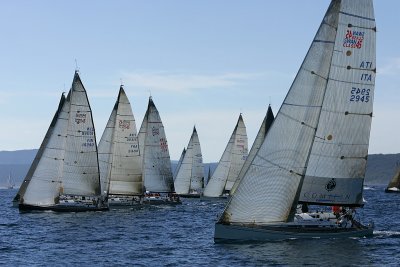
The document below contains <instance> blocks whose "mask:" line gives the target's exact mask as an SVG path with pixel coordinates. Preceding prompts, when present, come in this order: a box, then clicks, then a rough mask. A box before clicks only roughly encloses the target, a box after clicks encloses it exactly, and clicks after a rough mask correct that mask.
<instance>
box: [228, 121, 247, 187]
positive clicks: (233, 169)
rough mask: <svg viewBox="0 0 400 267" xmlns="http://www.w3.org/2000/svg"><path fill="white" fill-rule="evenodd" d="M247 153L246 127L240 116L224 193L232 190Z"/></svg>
mask: <svg viewBox="0 0 400 267" xmlns="http://www.w3.org/2000/svg"><path fill="white" fill-rule="evenodd" d="M247 153H248V141H247V133H246V126H245V125H244V121H243V118H242V115H240V116H239V120H238V123H237V126H236V134H235V139H234V144H233V146H232V149H231V150H230V154H231V159H230V166H229V173H228V178H227V180H226V184H225V190H226V191H230V190H231V189H232V186H233V185H234V183H235V182H236V180H237V179H238V177H239V173H240V170H241V169H242V167H243V164H244V162H245V161H246V158H247Z"/></svg>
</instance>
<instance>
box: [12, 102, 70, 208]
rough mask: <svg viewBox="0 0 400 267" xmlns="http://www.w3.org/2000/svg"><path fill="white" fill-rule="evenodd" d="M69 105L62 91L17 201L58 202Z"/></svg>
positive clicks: (34, 202)
mask: <svg viewBox="0 0 400 267" xmlns="http://www.w3.org/2000/svg"><path fill="white" fill-rule="evenodd" d="M69 107H70V106H69V102H68V101H67V100H66V98H65V96H64V94H62V95H61V99H60V103H59V105H58V109H57V111H56V113H55V115H54V117H53V120H52V121H51V123H50V126H49V129H48V130H47V132H46V135H45V137H44V139H43V141H42V144H41V145H40V148H39V150H38V152H37V154H36V156H35V159H34V160H33V162H32V165H31V167H30V168H29V171H28V173H27V175H26V177H25V179H24V181H23V182H22V185H21V186H20V189H19V191H18V194H17V196H16V197H15V199H14V200H15V201H21V203H25V204H29V205H53V204H55V201H56V197H57V196H58V195H59V193H60V187H61V179H62V178H61V175H62V171H63V160H64V147H65V141H66V137H67V136H66V132H67V126H68V113H69Z"/></svg>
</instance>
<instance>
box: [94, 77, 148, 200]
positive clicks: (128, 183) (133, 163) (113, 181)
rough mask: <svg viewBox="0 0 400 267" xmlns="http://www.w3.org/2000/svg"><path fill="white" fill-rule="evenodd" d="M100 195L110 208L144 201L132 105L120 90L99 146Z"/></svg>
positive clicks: (122, 90) (121, 89) (121, 87)
mask: <svg viewBox="0 0 400 267" xmlns="http://www.w3.org/2000/svg"><path fill="white" fill-rule="evenodd" d="M98 150H99V165H100V180H101V185H102V194H105V195H107V196H108V203H109V205H110V206H135V205H138V204H140V203H141V201H142V200H143V194H144V193H143V182H142V166H141V162H142V161H141V155H140V151H139V141H138V136H137V130H136V123H135V118H134V116H133V113H132V108H131V104H130V102H129V99H128V97H127V95H126V93H125V90H124V89H123V86H122V85H121V86H120V89H119V93H118V98H117V101H116V103H115V105H114V108H113V110H112V112H111V115H110V118H109V120H108V123H107V125H106V128H105V130H104V132H103V135H102V137H101V139H100V143H99V149H98Z"/></svg>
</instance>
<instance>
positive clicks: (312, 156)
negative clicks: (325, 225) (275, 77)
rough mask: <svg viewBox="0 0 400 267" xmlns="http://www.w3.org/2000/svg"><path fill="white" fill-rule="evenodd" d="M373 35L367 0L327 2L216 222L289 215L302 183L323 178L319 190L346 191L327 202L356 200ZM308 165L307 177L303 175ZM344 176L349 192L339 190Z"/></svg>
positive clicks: (365, 143) (368, 109)
mask: <svg viewBox="0 0 400 267" xmlns="http://www.w3.org/2000/svg"><path fill="white" fill-rule="evenodd" d="M375 34H376V27H375V20H374V14H373V6H372V0H342V1H337V0H335V1H332V3H331V5H330V6H329V8H328V11H327V13H326V14H325V17H324V19H323V21H322V23H321V25H320V27H319V29H318V31H317V34H316V36H315V38H314V40H313V42H312V44H311V47H310V49H309V51H308V53H307V55H306V57H305V59H304V61H303V63H302V65H301V67H300V70H299V72H298V73H297V75H296V78H295V80H294V82H293V84H292V86H291V88H290V90H289V92H288V94H287V96H286V98H285V100H284V102H283V104H282V106H281V108H280V110H279V112H278V114H277V116H276V118H275V121H274V123H273V124H272V126H271V128H270V130H269V131H268V134H267V137H266V138H265V141H264V143H263V144H262V146H261V147H260V149H259V151H258V153H257V155H256V156H255V158H254V160H253V161H252V163H251V165H250V167H249V169H248V170H247V172H246V174H245V175H244V177H243V179H242V181H241V182H240V184H239V186H238V188H237V190H236V192H235V194H234V195H233V196H232V197H231V199H230V202H229V203H228V205H227V207H226V209H225V211H224V213H223V214H222V216H221V218H220V222H223V223H229V222H238V223H239V222H240V223H256V224H263V223H276V222H287V221H291V220H293V216H294V213H295V210H296V206H297V203H298V200H299V198H300V197H301V196H304V193H303V195H302V194H301V193H300V191H301V190H302V186H303V181H304V190H305V192H307V190H309V188H310V189H312V190H314V187H313V186H310V185H314V184H316V187H315V188H316V189H319V190H320V189H321V186H318V184H322V183H320V182H319V181H323V182H325V184H324V185H323V190H325V191H324V195H333V199H335V197H334V196H336V195H339V196H342V195H345V196H346V197H345V198H341V199H340V202H338V201H336V200H335V201H333V203H343V204H345V205H349V206H350V205H360V204H361V201H362V183H363V179H364V175H365V163H366V157H367V152H368V151H367V150H368V140H369V133H370V126H371V117H372V102H373V91H374V81H375ZM317 139H318V141H317ZM324 149H326V151H323V150H324ZM330 164H332V165H330ZM306 170H307V176H310V178H311V179H310V178H307V177H306V178H304V177H305V176H306ZM333 170H335V172H334V171H333ZM311 176H312V177H311ZM314 181H315V182H314ZM342 182H343V183H344V184H346V185H347V186H349V187H350V190H347V189H346V190H343V187H342V186H341V183H342ZM341 188H342V190H343V191H340V189H341ZM333 191H334V192H333ZM319 192H322V190H320V191H319ZM319 192H318V193H319ZM318 193H317V194H318ZM347 195H348V197H347ZM320 199H321V197H320V196H319V197H318V198H317V199H315V201H313V202H314V203H319V202H322V203H324V204H326V203H327V202H328V200H330V199H332V197H330V196H329V197H328V198H327V197H325V196H323V198H322V201H321V200H320ZM331 202H332V201H331Z"/></svg>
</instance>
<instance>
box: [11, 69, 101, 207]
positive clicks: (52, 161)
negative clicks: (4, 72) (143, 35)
mask: <svg viewBox="0 0 400 267" xmlns="http://www.w3.org/2000/svg"><path fill="white" fill-rule="evenodd" d="M14 203H18V206H19V209H20V210H53V211H99V210H107V209H108V205H107V202H106V201H105V199H104V198H102V197H101V195H100V173H99V165H98V159H97V145H96V135H95V130H94V125H93V120H92V111H91V109H90V105H89V102H88V98H87V94H86V90H85V88H84V87H83V84H82V82H81V79H80V77H79V74H78V72H77V71H76V72H75V75H74V80H73V82H72V88H71V90H70V91H69V93H68V96H67V97H65V96H64V94H62V96H61V99H60V103H59V106H58V109H57V111H56V113H55V115H54V117H53V120H52V122H51V124H50V126H49V129H48V130H47V133H46V135H45V137H44V139H43V141H42V144H41V146H40V148H39V150H38V152H37V154H36V157H35V159H34V161H33V163H32V165H31V167H30V169H29V171H28V173H27V175H26V177H25V179H24V181H23V182H22V185H21V187H20V189H19V191H18V193H17V195H16V197H15V198H14Z"/></svg>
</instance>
